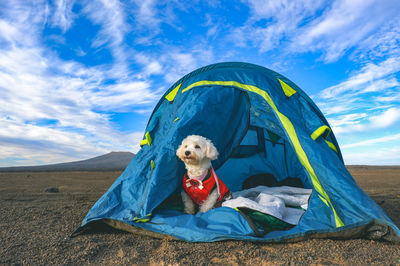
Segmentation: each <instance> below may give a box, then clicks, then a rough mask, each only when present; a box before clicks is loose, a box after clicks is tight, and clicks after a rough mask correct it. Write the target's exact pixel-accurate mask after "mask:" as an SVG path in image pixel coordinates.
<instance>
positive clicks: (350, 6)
mask: <svg viewBox="0 0 400 266" xmlns="http://www.w3.org/2000/svg"><path fill="white" fill-rule="evenodd" d="M399 8H400V2H398V1H389V0H383V1H377V0H367V1H365V0H353V1H345V0H342V1H335V2H334V3H333V4H332V6H331V7H328V8H327V9H326V10H325V12H324V13H323V14H322V16H320V17H319V18H317V19H315V20H313V21H312V22H311V23H309V24H308V25H306V26H305V27H303V28H301V29H300V30H301V34H299V35H298V36H297V37H296V38H295V41H294V42H293V48H294V49H299V48H300V50H301V51H322V52H323V53H324V56H323V58H324V61H326V62H332V61H336V60H337V59H338V58H340V57H341V56H342V55H343V54H344V53H345V52H347V51H348V50H349V49H351V48H352V47H358V46H360V44H362V43H363V41H364V40H366V39H368V37H369V36H371V35H374V34H376V32H379V30H380V28H382V27H383V26H384V25H386V24H388V23H392V21H397V23H399V22H398V21H399V18H400V17H399V14H398V12H397V11H398V10H399Z"/></svg>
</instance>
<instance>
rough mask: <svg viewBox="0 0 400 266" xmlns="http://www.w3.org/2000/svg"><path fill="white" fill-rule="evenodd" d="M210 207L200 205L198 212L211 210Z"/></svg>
mask: <svg viewBox="0 0 400 266" xmlns="http://www.w3.org/2000/svg"><path fill="white" fill-rule="evenodd" d="M211 209H212V208H210V207H208V206H204V205H202V206H200V208H199V212H203V213H204V212H208V211H209V210H211Z"/></svg>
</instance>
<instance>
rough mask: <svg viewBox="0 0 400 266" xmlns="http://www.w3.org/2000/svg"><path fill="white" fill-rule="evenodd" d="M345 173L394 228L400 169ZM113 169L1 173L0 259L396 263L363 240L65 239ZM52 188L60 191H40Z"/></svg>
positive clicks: (399, 260)
mask: <svg viewBox="0 0 400 266" xmlns="http://www.w3.org/2000/svg"><path fill="white" fill-rule="evenodd" d="M350 171H351V173H352V174H353V176H354V177H355V179H356V180H357V183H358V184H359V185H360V186H361V187H362V188H363V189H364V190H365V191H366V192H367V193H368V194H369V195H370V196H371V197H372V198H373V199H374V200H375V201H376V202H378V203H379V204H380V205H381V207H382V208H383V209H384V210H385V211H386V213H387V214H388V215H389V216H390V217H391V218H392V220H393V221H394V222H395V223H396V224H397V226H399V225H400V167H363V166H357V167H355V166H353V167H350ZM119 174H120V172H37V173H30V172H21V173H0V239H1V243H0V264H6V265H9V264H31V265H39V264H42V265H43V264H45V265H49V264H56V265H59V264H73V265H80V264H95V265H98V264H106V265H108V264H140V265H142V264H157V265H160V264H196V265H205V264H223V265H226V264H227V265H232V264H233V265H236V264H248V265H259V264H264V265H276V264H346V265H371V264H379V265H400V245H393V244H390V243H385V242H379V241H372V240H364V239H356V240H345V241H338V240H330V239H313V240H308V241H302V242H297V243H289V244H264V243H249V242H242V241H225V242H217V243H186V242H182V241H168V240H161V239H154V238H151V237H147V236H139V235H135V234H131V233H125V232H121V231H116V230H111V231H108V232H102V233H92V234H88V235H82V236H78V237H75V238H72V239H69V237H68V236H69V235H70V234H71V233H72V232H73V231H74V230H75V229H76V228H77V227H78V226H79V225H80V223H81V221H82V219H83V218H84V216H85V215H86V213H87V212H88V210H89V209H90V208H91V206H92V205H93V204H94V202H95V201H96V200H97V199H98V198H99V197H100V196H101V195H102V194H103V193H104V192H105V191H106V190H107V189H108V187H109V186H110V185H111V184H112V183H113V181H114V180H115V179H116V178H117V177H118V176H119ZM52 187H54V188H58V189H59V192H56V193H54V192H53V193H52V192H45V190H46V189H48V188H52Z"/></svg>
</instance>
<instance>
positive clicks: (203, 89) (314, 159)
mask: <svg viewBox="0 0 400 266" xmlns="http://www.w3.org/2000/svg"><path fill="white" fill-rule="evenodd" d="M192 134H196V135H201V136H204V137H206V138H208V139H210V140H212V141H213V143H214V144H215V146H216V147H217V149H218V151H219V154H220V156H219V158H218V159H217V160H215V161H213V162H212V163H213V167H214V169H215V170H216V172H217V174H218V176H219V178H220V179H221V180H222V181H223V182H224V183H225V184H226V185H227V186H228V188H229V189H230V190H231V191H233V192H240V191H241V190H243V189H244V188H246V186H247V188H251V187H252V186H253V187H254V186H255V185H265V186H269V187H278V186H286V187H297V188H305V189H309V190H310V191H311V195H310V196H309V198H308V208H307V210H306V211H304V214H303V215H301V217H300V219H299V221H298V223H297V224H296V225H288V224H286V225H287V226H284V225H285V223H284V222H283V221H281V219H279V218H276V217H271V216H270V215H264V216H262V217H261V219H259V220H257V212H253V213H250V212H249V210H247V209H240V208H229V207H220V208H214V209H212V210H210V211H208V212H206V213H197V214H195V215H191V214H185V213H183V212H182V211H181V209H179V205H181V202H180V198H179V196H177V195H179V194H177V193H179V191H180V189H181V186H182V183H181V182H182V177H183V175H184V172H185V168H184V165H183V163H182V162H181V161H180V160H179V159H178V158H177V156H176V155H175V151H176V149H177V148H178V146H179V144H180V143H181V141H182V140H183V139H184V138H185V137H186V136H188V135H192ZM141 146H142V147H141V149H140V151H139V152H138V153H137V154H136V156H135V157H134V158H133V159H132V161H131V162H130V164H129V165H128V166H127V168H126V169H125V171H124V172H123V173H122V175H121V176H120V177H119V178H118V179H117V180H116V181H115V182H114V184H113V185H112V186H111V187H110V188H109V190H108V191H107V192H106V193H105V194H104V195H103V196H102V197H101V198H100V199H99V200H98V201H97V202H96V203H95V204H94V206H93V207H92V208H91V210H90V211H89V212H88V214H87V216H86V217H85V218H84V220H83V222H82V225H81V227H79V228H78V229H77V230H76V231H75V235H76V234H79V233H82V232H84V231H85V230H87V229H91V228H96V227H99V226H101V225H107V226H112V227H114V228H118V229H122V230H126V231H131V232H142V233H149V234H152V235H155V236H159V237H167V238H173V239H179V240H185V241H193V242H211V241H220V240H227V239H236V240H249V241H265V242H279V241H293V240H301V239H307V238H323V237H329V238H359V237H365V238H370V239H382V240H387V241H391V242H400V231H399V229H398V228H397V227H396V225H395V224H394V223H393V222H392V221H391V220H390V218H389V217H388V216H387V215H386V214H385V213H384V211H383V210H382V209H381V208H380V207H379V206H378V205H377V204H376V203H375V202H374V201H373V200H372V199H371V198H370V197H369V196H368V195H367V194H366V193H365V192H364V191H363V190H362V189H361V188H360V187H359V186H358V185H357V183H356V182H355V181H354V179H353V177H352V176H351V175H350V173H349V172H348V170H347V169H346V167H345V165H344V162H343V158H342V154H341V151H340V148H339V146H338V143H337V141H336V139H335V136H334V134H333V132H332V130H331V128H330V126H329V124H328V122H327V120H326V119H325V118H324V116H323V114H322V113H321V111H320V110H319V109H318V107H317V106H316V105H315V104H314V103H313V101H312V100H311V99H310V98H309V97H308V96H307V95H306V94H305V93H304V92H303V91H302V90H301V89H300V88H299V87H298V86H296V85H295V84H294V83H293V82H291V81H290V80H288V79H287V78H285V77H284V76H282V75H280V74H278V73H276V72H274V71H272V70H269V69H267V68H264V67H261V66H257V65H253V64H248V63H236V62H230V63H219V64H214V65H209V66H206V67H203V68H200V69H198V70H195V71H193V72H191V73H190V74H187V75H186V76H184V77H183V78H181V79H180V80H179V81H177V82H176V83H175V84H174V85H173V86H172V87H171V88H170V89H168V90H167V91H166V93H165V94H164V96H163V97H162V98H161V99H160V101H159V102H158V104H157V105H156V107H155V108H154V111H153V113H152V115H151V117H150V119H149V121H148V124H147V127H146V131H145V134H144V137H143V141H142V142H141ZM250 177H255V178H253V179H249V178H250ZM257 182H258V183H257ZM251 184H253V185H251ZM252 214H253V216H251V215H252ZM258 214H260V213H258ZM249 217H250V219H249ZM251 217H253V218H251ZM258 217H259V216H258ZM265 218H272V222H271V223H270V224H268V222H267V223H262V220H264V221H265ZM269 220H270V221H271V219H269ZM274 224H275V225H276V226H274ZM150 232H151V233H150Z"/></svg>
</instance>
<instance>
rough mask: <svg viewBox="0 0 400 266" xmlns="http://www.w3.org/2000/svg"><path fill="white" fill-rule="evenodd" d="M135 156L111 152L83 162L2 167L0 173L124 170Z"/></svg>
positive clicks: (127, 153) (129, 153)
mask: <svg viewBox="0 0 400 266" xmlns="http://www.w3.org/2000/svg"><path fill="white" fill-rule="evenodd" d="M134 156H135V154H133V153H131V152H110V153H107V154H104V155H101V156H97V157H94V158H91V159H87V160H83V161H75V162H69V163H58V164H49V165H38V166H17V167H0V172H30V171H32V172H39V171H111V170H117V171H118V170H123V169H125V167H126V166H127V165H128V164H129V162H130V161H131V160H132V158H133V157H134Z"/></svg>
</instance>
